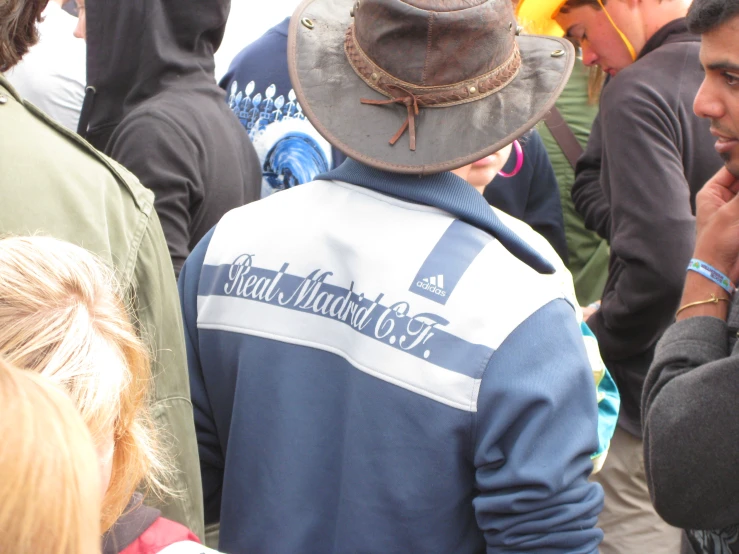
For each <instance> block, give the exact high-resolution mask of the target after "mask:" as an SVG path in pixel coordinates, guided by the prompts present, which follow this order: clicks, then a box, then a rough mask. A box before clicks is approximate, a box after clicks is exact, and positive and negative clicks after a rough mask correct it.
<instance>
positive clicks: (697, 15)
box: [688, 0, 739, 34]
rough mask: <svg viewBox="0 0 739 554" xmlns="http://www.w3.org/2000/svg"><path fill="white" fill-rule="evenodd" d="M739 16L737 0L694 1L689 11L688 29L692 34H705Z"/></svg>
mask: <svg viewBox="0 0 739 554" xmlns="http://www.w3.org/2000/svg"><path fill="white" fill-rule="evenodd" d="M737 16H739V2H737V0H693V4H692V5H691V6H690V9H689V10H688V28H689V29H690V32H691V33H696V34H703V33H707V32H709V31H713V30H714V29H715V28H716V27H718V26H719V25H723V24H724V23H726V22H727V21H728V20H729V19H732V18H734V17H737Z"/></svg>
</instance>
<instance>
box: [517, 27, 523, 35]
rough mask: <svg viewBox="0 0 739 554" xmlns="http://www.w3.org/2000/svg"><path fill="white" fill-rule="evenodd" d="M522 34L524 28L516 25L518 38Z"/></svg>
mask: <svg viewBox="0 0 739 554" xmlns="http://www.w3.org/2000/svg"><path fill="white" fill-rule="evenodd" d="M521 33H523V27H521V26H520V25H516V36H518V35H520V34H521Z"/></svg>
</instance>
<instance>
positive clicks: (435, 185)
mask: <svg viewBox="0 0 739 554" xmlns="http://www.w3.org/2000/svg"><path fill="white" fill-rule="evenodd" d="M315 179H316V180H327V181H330V180H336V181H344V182H346V183H351V184H353V185H357V186H360V187H364V188H368V189H371V190H374V191H377V192H380V193H382V194H387V195H390V196H394V197H396V198H399V199H401V200H407V201H409V202H415V203H416V204H424V205H426V206H433V207H436V208H439V209H441V210H444V211H445V212H448V213H450V214H451V215H453V216H455V217H457V218H459V219H460V220H462V221H464V222H466V223H469V224H470V225H473V226H475V227H477V228H479V229H482V230H483V231H485V232H487V233H489V234H490V235H492V236H493V237H495V238H496V239H498V241H500V243H501V244H502V245H503V246H504V247H505V248H506V249H507V250H508V251H509V252H510V253H511V254H513V255H514V256H516V258H518V259H519V260H521V261H522V262H524V263H525V264H527V265H528V266H530V267H532V268H533V269H535V270H536V271H538V272H539V273H547V274H551V273H554V271H555V270H554V266H552V264H551V263H550V262H549V261H548V260H547V259H546V258H544V257H543V256H542V255H541V254H540V253H539V252H537V251H536V250H535V249H534V248H532V247H531V246H530V245H529V244H528V243H527V242H525V241H524V240H522V239H521V238H520V237H519V236H518V235H517V234H516V233H514V232H513V231H511V230H510V229H509V228H508V227H506V226H505V225H504V224H503V222H502V221H501V220H500V218H499V217H498V216H497V215H496V214H495V212H494V211H493V209H492V208H491V207H490V205H489V204H488V203H487V202H486V201H485V198H483V196H482V194H480V193H479V192H477V191H476V190H475V189H474V188H472V185H470V184H469V183H468V182H467V181H465V180H463V179H461V178H459V177H457V176H456V175H454V174H453V173H450V172H448V171H446V172H444V173H434V174H432V175H424V176H416V175H401V174H399V173H390V172H387V171H381V170H379V169H375V168H372V167H369V166H367V165H364V164H361V163H359V162H357V161H355V160H352V159H347V160H346V161H345V162H344V163H343V164H341V165H340V166H339V167H337V168H336V169H334V170H333V171H329V172H328V173H323V174H321V175H318V176H317V177H316V178H315Z"/></svg>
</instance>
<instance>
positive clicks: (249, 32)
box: [216, 0, 300, 80]
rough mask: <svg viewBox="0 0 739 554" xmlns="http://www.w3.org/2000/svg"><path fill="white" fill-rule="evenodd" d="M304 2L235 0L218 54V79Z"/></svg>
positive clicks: (298, 0)
mask: <svg viewBox="0 0 739 554" xmlns="http://www.w3.org/2000/svg"><path fill="white" fill-rule="evenodd" d="M298 4H300V0H231V14H230V15H229V16H228V24H227V25H226V35H225V36H224V37H223V42H222V43H221V47H220V48H219V49H218V52H216V79H217V80H220V78H221V77H222V76H223V74H224V73H226V71H227V70H228V66H229V64H230V63H231V60H232V59H233V58H234V56H236V54H238V53H239V52H240V51H241V50H242V49H243V48H244V46H246V45H247V44H251V43H252V42H254V41H255V40H257V39H258V38H259V37H261V36H262V35H263V34H264V33H265V31H267V30H268V29H269V28H270V27H274V26H275V25H277V24H278V23H279V22H280V21H282V20H283V19H285V18H286V17H287V16H289V15H292V13H293V11H294V10H295V8H297V7H298Z"/></svg>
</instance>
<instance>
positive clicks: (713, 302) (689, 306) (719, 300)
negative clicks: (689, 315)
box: [675, 294, 729, 316]
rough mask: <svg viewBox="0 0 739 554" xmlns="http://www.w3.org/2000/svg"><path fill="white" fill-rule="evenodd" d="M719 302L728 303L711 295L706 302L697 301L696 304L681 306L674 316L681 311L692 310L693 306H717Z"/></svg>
mask: <svg viewBox="0 0 739 554" xmlns="http://www.w3.org/2000/svg"><path fill="white" fill-rule="evenodd" d="M719 302H729V299H728V298H719V297H718V296H716V295H715V294H711V298H709V299H708V300H698V301H696V302H691V303H690V304H685V306H681V307H680V309H678V310H677V311H676V312H675V316H677V315H678V314H679V313H680V312H682V311H683V310H687V309H688V308H692V307H693V306H700V305H701V304H718V303H719Z"/></svg>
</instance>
